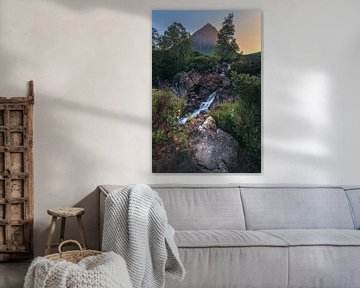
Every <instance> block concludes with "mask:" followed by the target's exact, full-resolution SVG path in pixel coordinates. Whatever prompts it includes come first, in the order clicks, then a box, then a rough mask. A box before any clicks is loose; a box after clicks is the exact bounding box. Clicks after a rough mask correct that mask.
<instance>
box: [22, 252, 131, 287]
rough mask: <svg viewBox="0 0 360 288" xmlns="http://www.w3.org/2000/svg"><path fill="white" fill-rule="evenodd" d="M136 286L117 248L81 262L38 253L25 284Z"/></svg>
mask: <svg viewBox="0 0 360 288" xmlns="http://www.w3.org/2000/svg"><path fill="white" fill-rule="evenodd" d="M54 287H57V288H75V287H76V288H89V287H98V288H132V285H131V282H130V278H129V274H128V271H127V268H126V263H125V261H124V259H123V258H122V257H121V256H120V255H117V254H115V253H113V252H109V253H103V254H102V255H98V256H89V257H86V258H84V259H83V260H81V261H80V262H79V263H78V264H75V263H71V262H67V261H64V260H60V261H53V260H49V259H46V258H44V257H37V258H35V259H34V261H33V262H32V263H31V265H30V267H29V269H28V272H27V274H26V277H25V283H24V288H54Z"/></svg>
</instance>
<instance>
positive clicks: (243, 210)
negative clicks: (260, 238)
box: [239, 186, 248, 230]
mask: <svg viewBox="0 0 360 288" xmlns="http://www.w3.org/2000/svg"><path fill="white" fill-rule="evenodd" d="M239 195H240V202H241V207H242V213H243V216H244V225H245V230H248V226H247V220H246V214H245V207H244V202H243V198H242V195H241V187H240V186H239Z"/></svg>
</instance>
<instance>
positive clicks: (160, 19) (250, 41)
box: [152, 10, 261, 54]
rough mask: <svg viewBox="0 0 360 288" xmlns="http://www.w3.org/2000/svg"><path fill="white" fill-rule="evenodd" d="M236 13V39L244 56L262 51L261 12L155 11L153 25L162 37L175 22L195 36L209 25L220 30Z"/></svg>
mask: <svg viewBox="0 0 360 288" xmlns="http://www.w3.org/2000/svg"><path fill="white" fill-rule="evenodd" d="M231 12H232V13H234V24H235V37H236V42H237V43H238V45H239V47H240V50H241V51H243V52H244V54H249V53H254V52H259V51H261V11H260V10H153V13H152V21H153V22H152V23H153V24H152V25H153V28H155V29H157V30H158V32H159V34H160V35H162V34H163V33H164V31H165V30H166V29H167V27H168V26H169V25H171V24H172V23H173V22H175V21H176V22H180V23H181V24H183V25H184V27H185V28H186V30H187V31H188V32H190V34H193V33H194V32H195V31H196V30H198V29H200V28H201V27H203V26H204V25H206V24H207V23H210V24H212V25H213V26H214V27H215V28H216V29H217V30H220V28H221V23H222V22H223V21H224V18H225V17H226V16H227V15H228V14H229V13H231Z"/></svg>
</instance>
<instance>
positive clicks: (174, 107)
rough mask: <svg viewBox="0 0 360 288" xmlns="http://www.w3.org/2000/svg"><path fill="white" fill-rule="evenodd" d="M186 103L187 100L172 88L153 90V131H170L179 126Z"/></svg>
mask: <svg viewBox="0 0 360 288" xmlns="http://www.w3.org/2000/svg"><path fill="white" fill-rule="evenodd" d="M185 105H186V101H185V100H184V99H182V98H180V97H177V96H175V95H174V94H173V92H171V91H170V90H153V95H152V111H153V119H152V125H153V131H156V130H159V129H161V130H163V131H165V133H169V132H170V131H171V130H172V129H173V127H174V126H175V127H176V126H177V121H178V119H179V117H180V115H181V113H182V110H183V109H184V107H185Z"/></svg>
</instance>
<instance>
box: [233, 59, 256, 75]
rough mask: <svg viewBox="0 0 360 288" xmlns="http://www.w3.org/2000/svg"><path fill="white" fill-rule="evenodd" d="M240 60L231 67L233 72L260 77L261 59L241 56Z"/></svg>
mask: <svg viewBox="0 0 360 288" xmlns="http://www.w3.org/2000/svg"><path fill="white" fill-rule="evenodd" d="M239 58H240V59H239V60H238V61H236V62H235V63H233V64H232V65H231V71H234V72H236V73H238V74H250V75H255V76H260V74H261V57H254V58H247V56H239Z"/></svg>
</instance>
